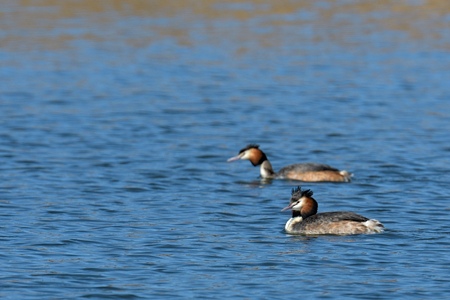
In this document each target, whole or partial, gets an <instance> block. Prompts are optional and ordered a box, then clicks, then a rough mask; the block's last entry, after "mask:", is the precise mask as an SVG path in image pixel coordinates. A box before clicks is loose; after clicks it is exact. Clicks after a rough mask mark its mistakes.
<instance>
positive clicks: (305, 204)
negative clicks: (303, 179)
mask: <svg viewBox="0 0 450 300" xmlns="http://www.w3.org/2000/svg"><path fill="white" fill-rule="evenodd" d="M312 195H313V191H311V190H303V191H302V189H301V187H300V186H299V187H297V188H296V189H292V196H291V201H290V203H289V205H288V206H286V207H285V208H283V209H282V210H281V211H285V210H288V209H291V210H293V211H298V212H300V215H301V216H302V218H303V219H306V218H307V217H309V216H312V215H315V214H316V213H317V209H318V208H319V205H318V204H317V201H316V200H315V199H314V198H313V197H312Z"/></svg>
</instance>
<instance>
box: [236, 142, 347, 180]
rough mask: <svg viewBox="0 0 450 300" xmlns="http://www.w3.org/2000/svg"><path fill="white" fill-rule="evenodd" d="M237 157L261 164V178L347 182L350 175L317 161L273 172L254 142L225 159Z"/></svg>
mask: <svg viewBox="0 0 450 300" xmlns="http://www.w3.org/2000/svg"><path fill="white" fill-rule="evenodd" d="M239 159H248V160H249V161H250V162H251V163H252V164H253V166H259V165H261V167H260V174H261V177H262V178H277V179H293V180H301V181H309V182H315V181H316V182H317V181H332V182H349V181H350V179H351V177H352V174H350V173H349V172H347V171H339V170H338V169H335V168H333V167H330V166H329V165H325V164H317V163H303V164H294V165H289V166H286V167H284V168H282V169H281V170H280V171H278V172H275V171H274V170H273V168H272V165H271V164H270V162H269V160H268V159H267V156H266V154H265V153H264V152H262V150H261V149H259V145H254V144H250V145H248V146H247V147H245V148H243V149H241V151H239V154H238V155H237V156H234V157H231V158H229V159H228V160H227V161H228V162H232V161H235V160H239Z"/></svg>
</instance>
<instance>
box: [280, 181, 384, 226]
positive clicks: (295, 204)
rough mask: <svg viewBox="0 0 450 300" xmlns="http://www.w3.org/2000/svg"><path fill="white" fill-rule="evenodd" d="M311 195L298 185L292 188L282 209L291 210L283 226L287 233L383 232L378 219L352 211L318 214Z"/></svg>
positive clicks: (310, 192)
mask: <svg viewBox="0 0 450 300" xmlns="http://www.w3.org/2000/svg"><path fill="white" fill-rule="evenodd" d="M312 195H313V192H312V191H311V190H304V191H302V190H301V188H300V187H298V188H297V189H292V197H291V201H290V204H289V206H287V207H285V208H284V209H283V210H282V211H285V210H288V209H291V210H292V218H290V219H289V220H288V221H287V223H286V225H285V226H284V229H285V230H286V232H287V233H291V234H305V235H319V234H336V235H348V234H362V233H379V232H383V230H384V226H383V224H381V223H380V222H379V221H378V220H375V219H368V218H366V217H363V216H361V215H358V214H355V213H352V212H348V211H334V212H324V213H319V214H318V213H317V209H318V204H317V201H316V200H314V198H313V197H312Z"/></svg>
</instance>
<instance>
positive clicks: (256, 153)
mask: <svg viewBox="0 0 450 300" xmlns="http://www.w3.org/2000/svg"><path fill="white" fill-rule="evenodd" d="M239 159H247V160H249V161H250V162H251V163H252V164H253V165H254V166H258V165H260V164H262V163H263V162H264V161H265V160H267V156H266V155H265V154H264V152H262V151H261V150H260V149H259V145H255V144H250V145H247V147H245V148H243V149H241V150H240V151H239V154H238V155H236V156H233V157H231V158H229V159H228V160H227V162H232V161H236V160H239Z"/></svg>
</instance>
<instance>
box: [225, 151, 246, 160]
mask: <svg viewBox="0 0 450 300" xmlns="http://www.w3.org/2000/svg"><path fill="white" fill-rule="evenodd" d="M242 155H243V153H240V154H239V155H236V156H233V157H230V158H229V159H227V162H232V161H235V160H239V159H241V157H242Z"/></svg>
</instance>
